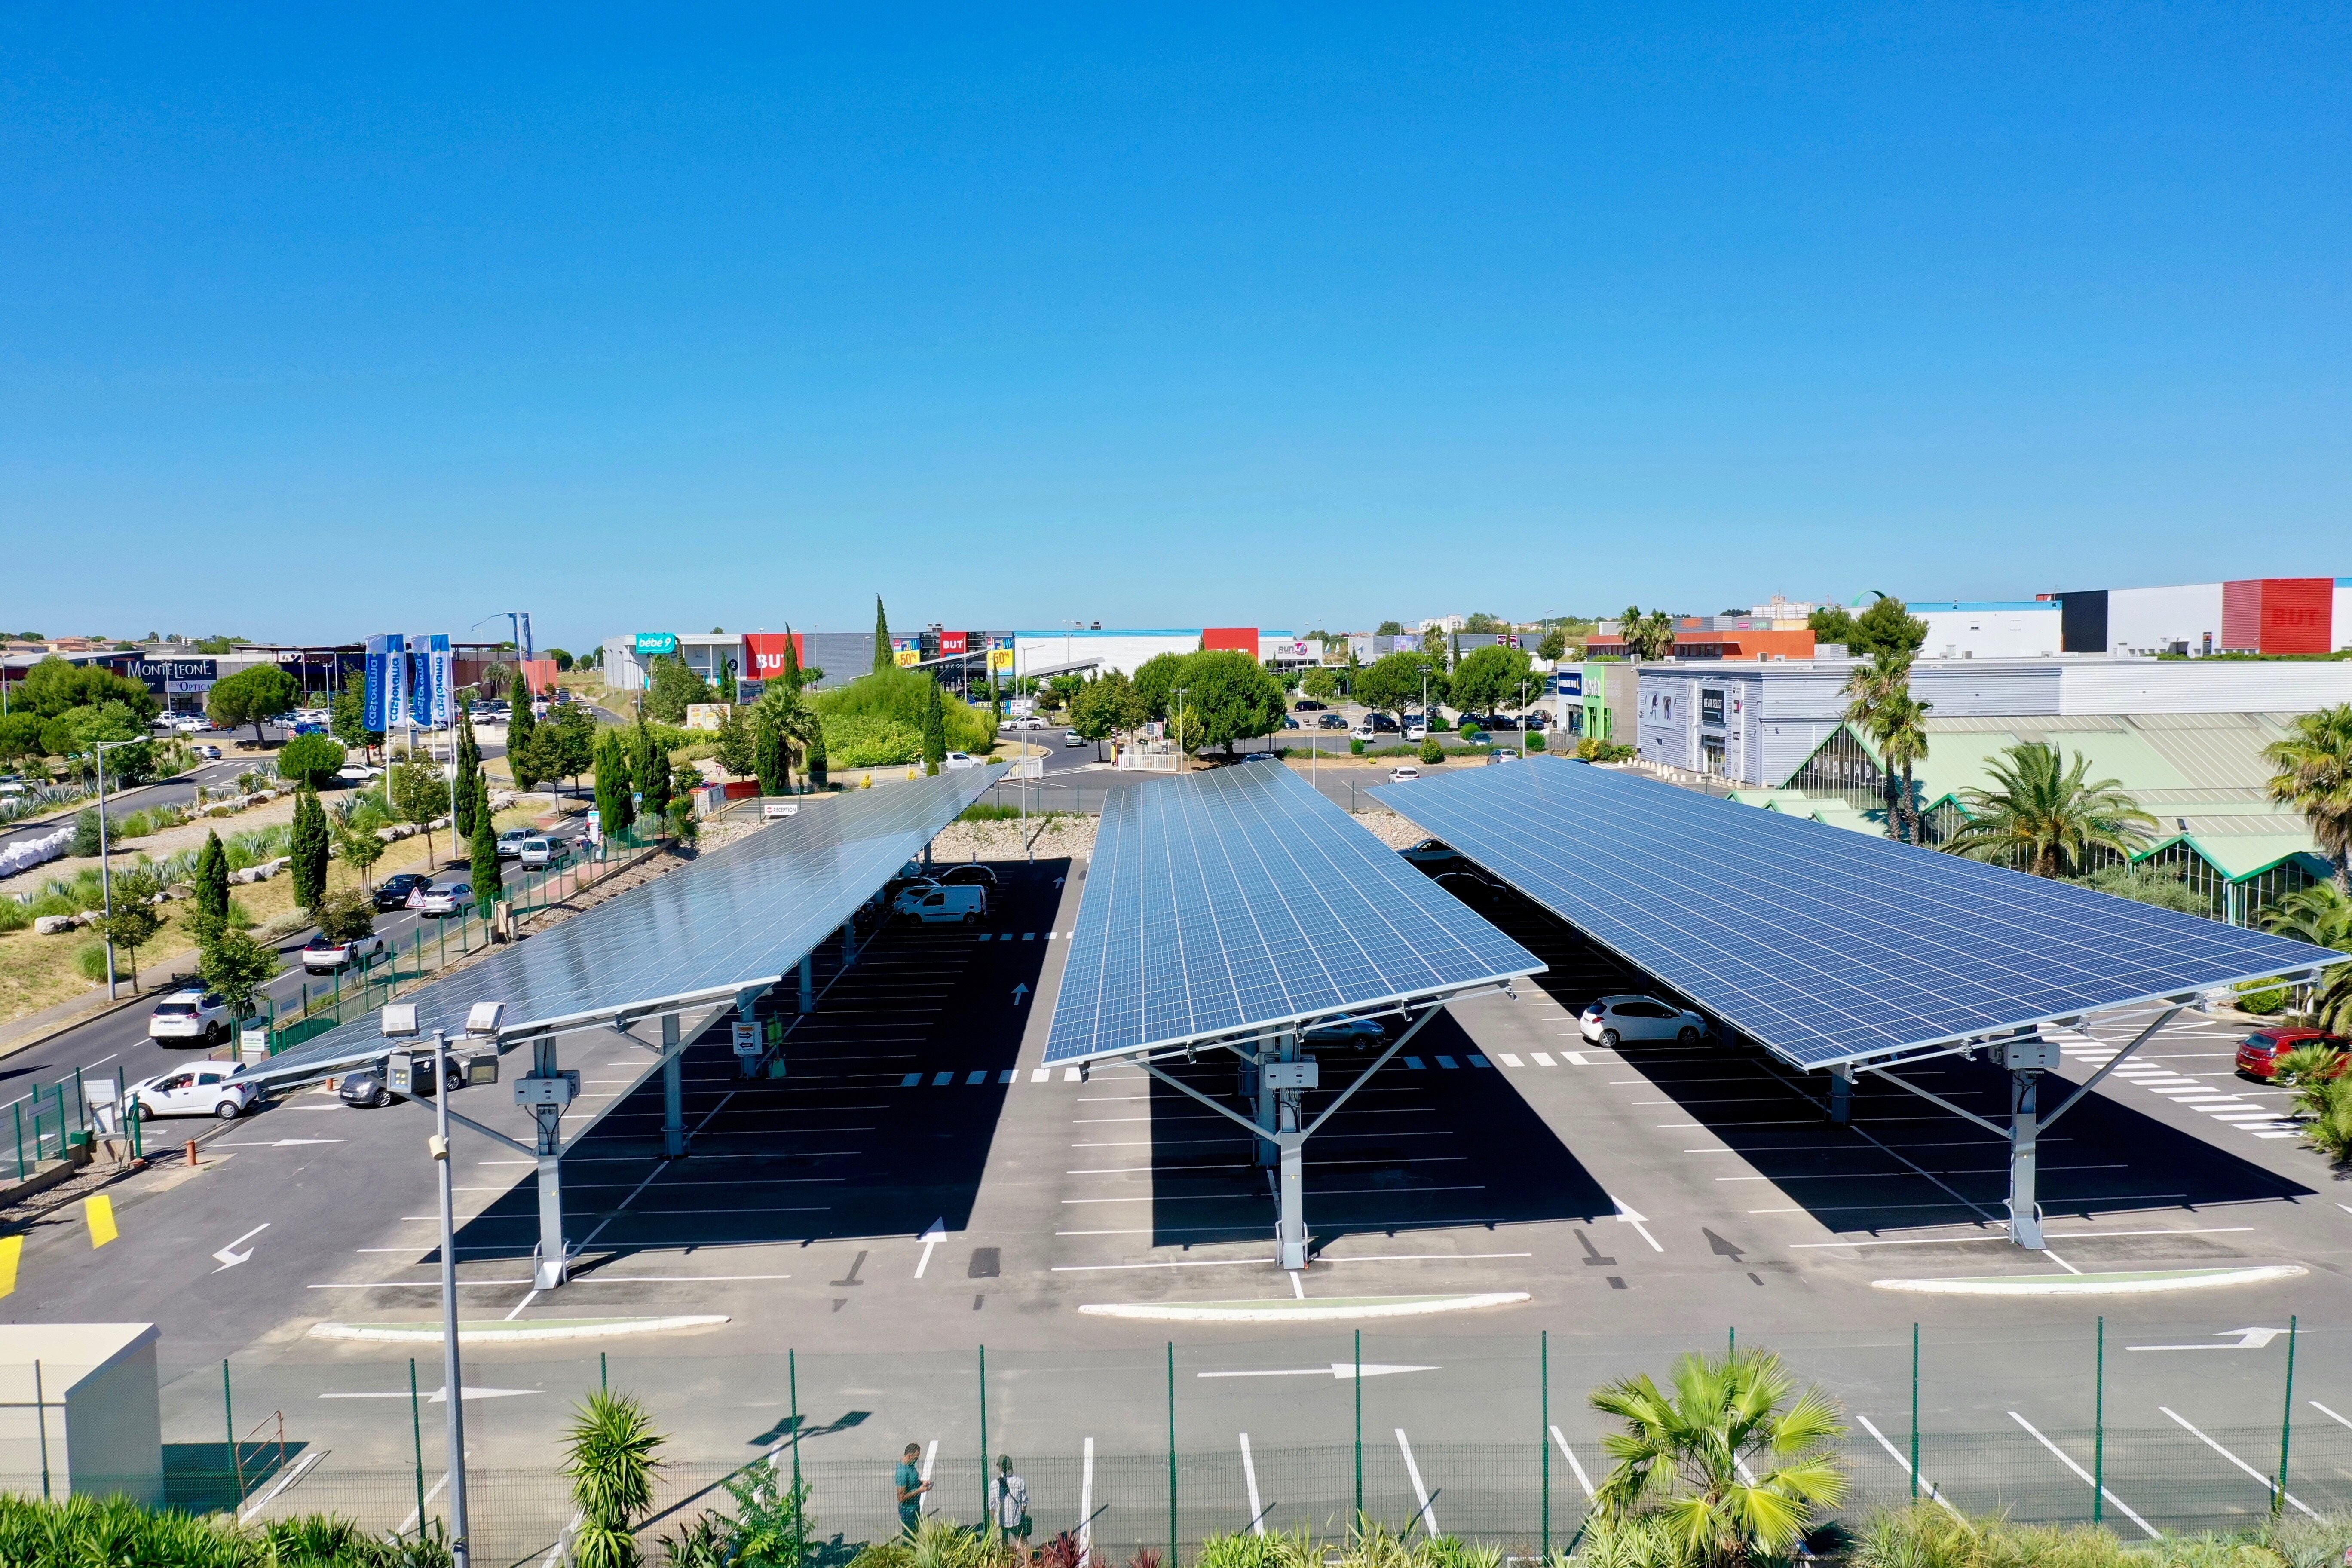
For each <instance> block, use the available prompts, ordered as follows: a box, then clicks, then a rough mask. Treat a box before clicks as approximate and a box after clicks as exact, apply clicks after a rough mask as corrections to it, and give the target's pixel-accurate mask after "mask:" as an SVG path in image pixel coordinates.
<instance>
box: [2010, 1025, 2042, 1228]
mask: <svg viewBox="0 0 2352 1568" xmlns="http://www.w3.org/2000/svg"><path fill="white" fill-rule="evenodd" d="M2041 1093H2042V1073H2041V1070H2040V1069H2039V1068H2019V1069H2016V1070H2013V1071H2011V1073H2010V1075H2009V1104H2010V1113H2009V1119H2010V1134H2009V1238H2010V1240H2011V1241H2013V1242H2015V1243H2017V1245H2018V1246H2020V1247H2031V1248H2032V1249H2033V1250H2034V1251H2036V1252H2040V1251H2042V1250H2043V1247H2042V1205H2041V1204H2040V1203H2039V1202H2037V1201H2036V1199H2035V1197H2034V1189H2033V1177H2034V1163H2035V1159H2036V1151H2035V1147H2034V1143H2035V1140H2036V1138H2037V1137H2038V1136H2039V1135H2040V1129H2039V1128H2038V1127H2037V1126H2036V1124H2035V1121H2034V1110H2035V1107H2036V1105H2037V1104H2038V1103H2039V1101H2040V1099H2041Z"/></svg>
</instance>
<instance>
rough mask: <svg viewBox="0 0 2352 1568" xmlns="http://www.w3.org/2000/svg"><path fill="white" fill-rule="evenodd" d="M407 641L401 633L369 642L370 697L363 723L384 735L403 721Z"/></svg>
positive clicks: (372, 639) (366, 701) (367, 700)
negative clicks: (401, 698) (402, 704)
mask: <svg viewBox="0 0 2352 1568" xmlns="http://www.w3.org/2000/svg"><path fill="white" fill-rule="evenodd" d="M407 646H408V645H407V641H406V639H405V638H404V637H401V636H400V635H399V634H398V633H396V632H395V633H392V634H390V635H388V636H384V637H370V638H368V640H367V654H366V658H367V697H366V699H365V700H364V702H363V703H362V708H363V710H364V713H363V717H362V722H363V723H365V724H366V726H367V727H368V728H369V729H370V730H372V731H374V732H375V733H377V734H379V735H381V734H383V732H384V731H387V730H389V729H391V728H392V726H393V725H394V724H395V723H397V722H399V718H400V710H401V700H400V691H401V687H402V686H403V684H404V682H403V681H402V679H401V677H402V675H403V674H404V667H405V665H406V664H407V655H406V654H405V652H404V649H405V648H406V647H407Z"/></svg>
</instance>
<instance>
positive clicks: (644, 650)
mask: <svg viewBox="0 0 2352 1568" xmlns="http://www.w3.org/2000/svg"><path fill="white" fill-rule="evenodd" d="M676 652H677V633H676V632H639V633H638V634H637V657H638V658H668V657H669V656H670V655H671V654H674V653H676Z"/></svg>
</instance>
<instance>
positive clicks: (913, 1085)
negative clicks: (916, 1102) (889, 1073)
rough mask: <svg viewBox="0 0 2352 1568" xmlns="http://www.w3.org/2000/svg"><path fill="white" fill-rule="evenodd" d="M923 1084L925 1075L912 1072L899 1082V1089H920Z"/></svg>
mask: <svg viewBox="0 0 2352 1568" xmlns="http://www.w3.org/2000/svg"><path fill="white" fill-rule="evenodd" d="M922 1082H923V1075H922V1074H921V1073H919V1072H910V1073H908V1075H907V1076H906V1077H905V1078H902V1079H899V1080H898V1087H899V1088H900V1089H919V1088H920V1087H921V1086H922Z"/></svg>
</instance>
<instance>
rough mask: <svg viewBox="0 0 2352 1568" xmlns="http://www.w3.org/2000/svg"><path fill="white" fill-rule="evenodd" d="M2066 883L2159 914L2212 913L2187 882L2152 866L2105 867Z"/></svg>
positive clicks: (2208, 904)
mask: <svg viewBox="0 0 2352 1568" xmlns="http://www.w3.org/2000/svg"><path fill="white" fill-rule="evenodd" d="M2067 880H2068V881H2071V882H2074V883H2075V884H2076V885H2078V886H2080V887H2084V888H2088V889H2091V890H2092V891H2093V892H2095V893H2105V894H2107V895H2109V896H2110V897H2113V898H2118V899H2129V900H2132V901H2133V902H2135V903H2141V904H2151V905H2154V906H2155V907H2156V908H2158V909H2159V910H2178V911H2179V912H2180V913H2181V914H2184V915H2210V914H2211V913H2212V912H2213V911H2212V906H2211V905H2210V903H2208V902H2207V901H2206V900H2204V899H2203V898H2201V897H2200V896H2199V895H2198V894H2197V893H2196V892H2195V891H2193V890H2192V889H2190V888H2189V884H2188V883H2187V882H2185V881H2183V880H2181V879H2179V877H2176V876H2172V875H2170V874H2168V873H2167V872H2164V871H2161V870H2158V869H2157V868H2155V867H2153V866H2108V867H2105V868H2103V869H2100V870H2097V871H2094V872H2092V873H2091V874H2090V875H2089V876H2087V877H2070V878H2068V879H2067Z"/></svg>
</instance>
